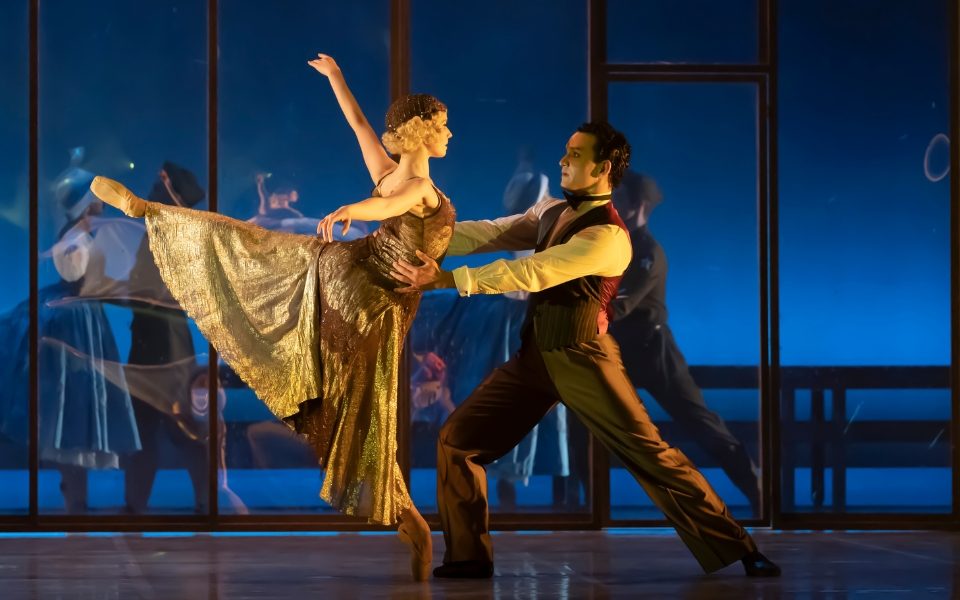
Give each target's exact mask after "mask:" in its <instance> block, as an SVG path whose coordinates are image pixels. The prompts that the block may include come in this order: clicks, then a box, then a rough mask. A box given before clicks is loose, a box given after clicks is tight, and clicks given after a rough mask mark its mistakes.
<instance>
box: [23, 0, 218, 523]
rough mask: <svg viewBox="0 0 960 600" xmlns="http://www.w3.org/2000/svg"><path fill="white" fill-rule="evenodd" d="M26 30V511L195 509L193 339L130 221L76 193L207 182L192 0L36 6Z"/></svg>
mask: <svg viewBox="0 0 960 600" xmlns="http://www.w3.org/2000/svg"><path fill="white" fill-rule="evenodd" d="M39 28H40V30H39V41H40V57H39V60H40V82H39V83H40V100H39V110H40V115H41V117H40V124H39V126H40V129H39V136H40V156H39V178H40V180H39V189H40V198H39V201H40V210H39V212H40V223H39V232H38V235H39V237H38V247H37V251H38V252H39V253H40V271H39V285H40V289H39V290H38V294H39V296H40V315H39V323H38V327H39V330H40V336H41V338H40V351H39V352H40V354H39V357H38V361H39V363H38V364H39V372H40V406H39V411H40V446H39V448H38V451H39V455H40V460H41V474H40V475H41V477H40V489H39V499H40V508H41V511H43V512H63V511H66V512H69V513H84V512H88V511H89V512H95V513H111V512H124V513H133V514H138V513H144V512H150V511H155V512H191V513H192V512H201V513H202V512H206V511H207V510H208V502H207V483H206V481H207V472H208V466H207V465H208V462H207V456H208V452H207V449H206V448H207V446H206V442H205V438H204V437H203V436H202V435H200V436H197V435H196V434H195V433H192V432H193V431H194V429H196V428H198V427H200V425H199V424H198V420H199V421H202V420H203V418H204V417H203V415H200V414H198V413H196V412H194V411H191V410H190V407H191V406H192V404H191V393H190V389H191V386H192V385H196V384H197V379H196V378H197V377H198V376H199V375H200V374H202V373H203V371H204V369H205V365H204V363H205V362H206V358H205V350H206V345H205V344H204V343H203V342H202V340H201V339H200V338H198V337H197V335H196V332H195V331H194V330H193V329H192V327H191V324H190V323H189V322H188V320H187V318H186V317H185V315H184V314H183V313H182V312H180V311H179V310H177V309H175V308H171V302H170V300H169V294H168V293H167V292H166V290H165V288H163V287H162V284H161V283H159V281H160V280H159V274H158V273H157V271H156V267H155V265H154V263H153V259H152V256H151V255H150V253H149V248H148V246H147V245H146V243H145V240H144V239H143V231H144V230H143V221H140V220H133V219H128V218H126V217H124V216H122V215H121V214H120V213H119V212H118V211H116V210H115V209H112V208H103V206H102V205H101V204H100V203H99V201H96V200H95V199H94V198H93V196H92V195H91V194H89V193H87V188H88V186H89V182H90V180H91V178H92V177H93V175H94V174H102V175H106V176H109V177H113V178H116V179H119V180H121V181H122V182H123V183H125V184H126V185H128V186H129V187H130V188H131V189H132V190H133V191H134V192H135V193H137V194H139V195H141V196H145V197H150V198H151V199H154V200H158V201H166V202H171V200H170V196H169V194H168V193H167V191H166V188H165V187H164V185H163V184H162V183H161V180H160V176H159V173H160V171H161V170H164V171H165V172H167V173H168V174H169V175H170V177H171V181H172V185H173V187H174V188H175V189H178V190H180V191H181V192H182V191H183V189H184V186H186V185H187V181H188V180H189V177H188V176H187V175H185V174H184V172H183V171H181V170H180V169H183V170H187V171H189V172H191V173H192V174H193V175H194V176H195V177H196V180H197V183H198V185H199V187H201V188H206V183H205V180H206V164H207V159H206V156H207V155H206V148H207V145H206V141H205V140H206V137H205V136H206V132H207V120H206V106H207V102H206V99H207V77H206V73H207V62H206V31H207V21H206V6H205V4H204V3H200V2H192V1H191V2H188V1H185V0H184V1H171V2H164V3H146V4H140V3H130V2H124V1H122V0H106V1H103V2H98V3H96V4H92V3H85V2H64V1H56V2H44V3H43V4H42V6H41V7H40V23H39ZM197 208H205V204H203V203H201V204H198V205H197ZM173 306H175V303H174V304H173Z"/></svg>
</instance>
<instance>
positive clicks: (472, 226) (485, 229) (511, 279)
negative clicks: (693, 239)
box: [447, 199, 632, 296]
mask: <svg viewBox="0 0 960 600" xmlns="http://www.w3.org/2000/svg"><path fill="white" fill-rule="evenodd" d="M607 202H609V200H600V201H592V202H591V201H585V202H582V203H581V204H580V206H579V207H577V210H573V209H572V208H570V207H567V208H566V209H565V210H564V211H563V212H562V213H561V214H560V217H559V218H558V219H557V223H556V225H555V226H554V227H553V230H552V231H551V232H550V234H549V236H550V237H551V238H553V237H556V235H557V234H558V233H561V232H562V230H563V229H565V227H566V225H568V224H569V223H571V222H572V221H573V220H575V219H576V218H577V217H580V216H582V215H583V214H585V213H586V212H587V211H589V210H591V209H594V208H596V207H598V206H603V205H604V204H606V203H607ZM557 204H566V201H565V200H557V199H550V200H547V201H544V202H539V203H537V204H535V205H534V206H533V207H531V208H530V209H529V210H527V212H525V213H523V214H522V215H513V216H509V217H503V218H500V219H494V220H492V221H463V222H460V223H457V224H456V225H455V226H454V230H453V239H451V240H450V247H449V249H448V250H447V254H448V255H450V256H464V255H467V254H479V253H482V252H494V251H497V250H533V249H535V248H536V246H537V232H538V231H539V227H540V219H541V218H542V217H543V215H544V213H546V212H547V211H548V210H549V209H551V208H553V207H555V206H557ZM631 255H632V248H631V245H630V238H629V236H628V235H627V233H626V232H625V231H624V230H623V229H622V228H620V227H619V226H617V225H594V226H591V227H587V228H585V229H583V230H582V231H580V232H578V233H576V234H575V235H573V236H572V237H571V238H570V239H569V240H568V241H567V242H565V243H563V244H557V245H556V246H550V247H549V248H547V249H546V250H543V251H542V252H537V253H536V254H533V255H531V256H526V257H523V258H517V259H514V260H497V261H494V262H492V263H490V264H488V265H484V266H482V267H460V268H458V269H454V270H453V279H454V281H455V282H456V286H457V291H458V292H459V293H460V295H461V296H469V295H471V294H502V293H504V292H516V291H527V292H539V291H540V290H544V289H547V288H550V287H554V286H556V285H560V284H561V283H565V282H567V281H570V280H572V279H577V278H580V277H586V276H588V275H600V276H602V277H616V276H618V275H622V274H623V272H624V271H625V270H626V269H627V265H629V264H630V258H631Z"/></svg>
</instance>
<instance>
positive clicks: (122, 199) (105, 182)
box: [90, 175, 147, 217]
mask: <svg viewBox="0 0 960 600" xmlns="http://www.w3.org/2000/svg"><path fill="white" fill-rule="evenodd" d="M90 191H91V192H93V193H94V195H95V196H96V197H97V198H100V199H101V200H103V201H104V202H106V203H107V204H109V205H110V206H113V207H114V208H118V209H120V210H121V211H122V212H123V214H125V215H127V216H128V217H142V216H143V215H144V213H145V212H147V201H146V200H144V199H143V198H139V197H137V196H135V195H134V194H133V192H131V191H130V190H128V189H127V188H126V186H124V185H123V184H122V183H120V182H119V181H114V180H113V179H109V178H107V177H100V176H99V175H98V176H97V177H94V178H93V182H92V183H91V184H90Z"/></svg>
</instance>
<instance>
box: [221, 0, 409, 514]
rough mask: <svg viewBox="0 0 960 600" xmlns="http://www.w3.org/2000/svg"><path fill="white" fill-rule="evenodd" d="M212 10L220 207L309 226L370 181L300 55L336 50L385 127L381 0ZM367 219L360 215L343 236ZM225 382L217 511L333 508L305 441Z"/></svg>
mask: <svg viewBox="0 0 960 600" xmlns="http://www.w3.org/2000/svg"><path fill="white" fill-rule="evenodd" d="M219 18H220V63H219V82H220V90H219V101H220V104H219V115H218V116H219V175H220V180H219V183H220V187H219V189H220V195H219V211H220V212H221V213H223V214H226V215H228V216H230V217H233V218H236V219H241V220H252V221H253V222H255V223H257V224H259V225H261V226H264V227H267V228H270V229H276V230H284V231H293V232H297V233H304V234H315V233H316V227H317V223H318V220H319V219H320V218H322V217H323V216H324V215H326V214H328V213H329V212H331V211H333V210H335V209H336V208H337V207H339V206H342V205H344V204H347V203H350V202H355V201H358V200H361V199H363V198H365V197H367V196H368V195H369V193H370V191H371V189H372V187H373V184H372V183H371V181H370V176H369V174H368V172H367V170H366V168H365V166H364V163H363V159H362V156H361V153H360V149H359V147H358V145H357V141H356V138H355V137H354V134H353V132H352V131H351V129H350V127H349V126H348V125H347V123H346V122H345V121H344V118H343V116H342V113H341V111H340V108H339V106H338V104H337V101H336V98H335V97H334V95H333V91H332V90H331V89H330V86H329V84H328V83H327V80H326V78H325V77H324V76H323V75H321V74H319V73H317V72H316V71H315V70H314V69H313V68H311V67H310V66H309V65H307V61H308V60H311V59H312V58H315V57H316V55H317V53H318V52H323V53H325V54H330V55H331V56H333V57H334V59H335V60H336V61H337V63H338V64H339V65H340V67H341V68H342V70H343V73H344V75H345V77H346V79H347V83H348V85H349V86H350V88H351V90H352V91H353V93H354V95H355V96H356V98H357V101H358V102H359V103H360V105H361V107H362V108H363V110H364V112H365V114H366V116H367V118H368V119H369V120H370V122H371V124H372V125H373V127H374V129H376V130H377V132H378V133H380V132H382V128H383V118H384V115H385V114H386V110H387V107H388V105H389V102H390V92H389V81H390V67H389V48H390V7H389V2H387V0H364V1H363V2H357V3H352V4H349V3H332V2H311V1H308V0H300V1H297V2H284V3H281V4H276V5H274V4H271V5H267V4H263V3H256V2H225V3H222V4H221V7H220V12H219ZM258 176H262V177H263V195H264V202H265V204H266V206H264V208H263V210H261V208H260V193H259V192H258V183H257V181H258ZM271 203H272V204H271ZM278 203H279V204H278ZM281 205H282V206H281ZM288 205H289V207H290V209H292V210H288V209H287V208H286V207H287V206H288ZM271 206H273V208H270V207H271ZM295 211H296V212H295ZM297 212H299V213H301V214H302V216H299V215H297V214H296V213H297ZM374 227H375V224H370V223H360V222H357V223H355V226H354V228H353V230H352V231H351V236H354V235H355V236H360V235H363V234H364V233H366V232H367V231H369V230H372V229H373V228H374ZM224 383H225V392H226V408H225V411H224V418H225V421H226V433H227V435H226V440H225V459H226V460H225V463H224V465H223V466H225V467H226V473H225V480H226V481H227V482H228V483H227V485H228V487H229V490H230V492H231V493H228V494H222V495H221V499H220V510H221V511H223V512H227V513H231V512H232V513H247V512H249V513H284V512H286V513H317V514H327V513H330V514H336V513H335V512H334V511H333V509H331V508H330V507H329V505H327V504H326V503H325V502H323V501H322V500H321V499H320V497H319V491H320V485H321V483H322V480H323V474H322V472H321V471H320V469H319V467H318V466H317V457H316V455H315V453H314V451H313V449H312V448H311V447H310V446H309V445H308V444H307V443H306V442H304V441H303V440H302V439H301V438H299V437H298V436H296V435H295V434H294V433H293V432H292V431H291V430H290V429H289V428H288V427H287V426H286V425H284V424H283V423H281V422H280V421H279V420H277V419H276V418H275V417H274V416H273V415H272V414H271V413H270V411H269V410H268V409H267V408H266V406H265V405H264V404H263V402H261V401H260V400H259V399H257V397H256V395H255V394H254V393H253V392H252V391H251V390H250V389H249V388H248V387H246V386H245V385H243V383H242V382H240V381H239V380H237V379H236V378H235V377H227V378H226V380H225V382H224Z"/></svg>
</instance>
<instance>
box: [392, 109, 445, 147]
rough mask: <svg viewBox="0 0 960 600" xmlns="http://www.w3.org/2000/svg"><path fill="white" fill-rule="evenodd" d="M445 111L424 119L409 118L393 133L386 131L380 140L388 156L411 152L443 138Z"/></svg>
mask: <svg viewBox="0 0 960 600" xmlns="http://www.w3.org/2000/svg"><path fill="white" fill-rule="evenodd" d="M446 124H447V111H445V110H444V111H440V112H436V113H434V114H432V115H430V116H429V117H427V118H426V119H424V118H421V117H419V116H414V117H410V118H409V119H407V120H406V121H404V122H403V124H401V125H400V126H399V127H397V128H396V129H395V130H393V131H386V132H385V133H384V134H383V136H382V137H381V138H380V140H381V141H382V142H383V147H384V148H386V149H387V152H389V153H390V154H405V153H408V152H413V151H414V150H416V149H417V148H419V147H420V145H421V144H424V145H426V144H433V143H435V142H437V141H438V140H439V139H440V138H441V136H443V128H444V126H445V125H446Z"/></svg>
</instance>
